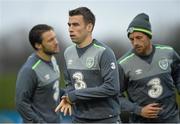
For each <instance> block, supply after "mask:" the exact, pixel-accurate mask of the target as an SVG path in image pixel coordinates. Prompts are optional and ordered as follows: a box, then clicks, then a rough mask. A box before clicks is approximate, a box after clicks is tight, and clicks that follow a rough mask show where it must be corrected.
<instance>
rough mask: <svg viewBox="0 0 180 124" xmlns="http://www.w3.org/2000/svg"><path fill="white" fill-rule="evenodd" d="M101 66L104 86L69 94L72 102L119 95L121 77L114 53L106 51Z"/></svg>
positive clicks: (100, 62) (74, 91)
mask: <svg viewBox="0 0 180 124" xmlns="http://www.w3.org/2000/svg"><path fill="white" fill-rule="evenodd" d="M99 65H100V71H101V76H102V78H103V81H104V82H103V83H101V84H102V85H100V86H97V87H91V88H85V89H80V90H73V91H71V92H69V93H68V97H69V99H70V101H71V102H77V101H78V100H91V99H97V98H107V97H111V96H114V95H117V94H119V77H118V76H119V75H118V69H117V64H116V58H115V55H114V53H113V51H111V50H108V49H106V50H105V51H104V52H103V54H102V56H101V58H100V61H99ZM92 83H93V82H92Z"/></svg>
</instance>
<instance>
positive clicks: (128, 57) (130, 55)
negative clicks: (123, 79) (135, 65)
mask: <svg viewBox="0 0 180 124" xmlns="http://www.w3.org/2000/svg"><path fill="white" fill-rule="evenodd" d="M134 56H135V54H134V53H133V52H132V50H130V51H128V52H127V53H126V54H124V55H123V56H122V57H121V58H119V59H118V64H124V63H127V62H128V61H130V60H131V59H132V58H133V57H134Z"/></svg>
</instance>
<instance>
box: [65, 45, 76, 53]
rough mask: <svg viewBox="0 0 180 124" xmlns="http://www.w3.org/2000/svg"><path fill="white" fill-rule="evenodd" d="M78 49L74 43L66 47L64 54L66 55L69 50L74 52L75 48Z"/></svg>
mask: <svg viewBox="0 0 180 124" xmlns="http://www.w3.org/2000/svg"><path fill="white" fill-rule="evenodd" d="M75 49H76V46H75V45H74V44H73V45H71V46H69V47H67V48H66V49H65V51H64V55H66V54H68V53H69V52H72V51H73V50H75Z"/></svg>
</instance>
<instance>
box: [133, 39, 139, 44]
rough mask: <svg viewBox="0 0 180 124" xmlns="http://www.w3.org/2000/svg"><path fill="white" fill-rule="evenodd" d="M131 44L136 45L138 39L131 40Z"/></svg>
mask: <svg viewBox="0 0 180 124" xmlns="http://www.w3.org/2000/svg"><path fill="white" fill-rule="evenodd" d="M133 45H134V46H137V45H138V40H137V39H136V38H135V39H134V40H133Z"/></svg>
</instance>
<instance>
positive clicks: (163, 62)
mask: <svg viewBox="0 0 180 124" xmlns="http://www.w3.org/2000/svg"><path fill="white" fill-rule="evenodd" d="M168 66H169V63H168V59H166V58H164V59H161V60H159V67H160V68H161V69H162V70H167V68H168Z"/></svg>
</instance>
